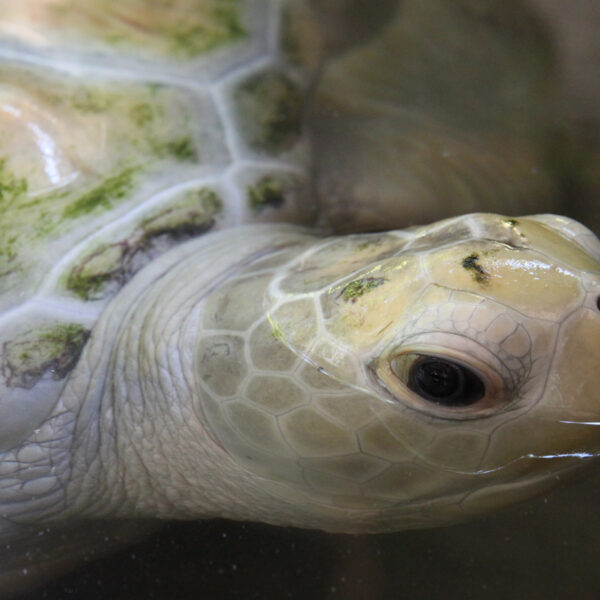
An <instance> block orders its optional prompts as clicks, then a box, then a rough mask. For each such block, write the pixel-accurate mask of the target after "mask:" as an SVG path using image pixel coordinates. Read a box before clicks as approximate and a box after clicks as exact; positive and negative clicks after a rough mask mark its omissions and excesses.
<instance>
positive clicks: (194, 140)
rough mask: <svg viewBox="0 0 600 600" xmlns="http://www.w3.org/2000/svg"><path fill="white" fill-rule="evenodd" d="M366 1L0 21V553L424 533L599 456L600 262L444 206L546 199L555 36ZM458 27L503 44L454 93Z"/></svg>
mask: <svg viewBox="0 0 600 600" xmlns="http://www.w3.org/2000/svg"><path fill="white" fill-rule="evenodd" d="M372 4H373V6H372V8H371V9H369V12H368V14H364V15H363V14H362V13H363V12H365V11H366V10H367V9H366V8H365V7H364V5H363V6H360V3H358V4H356V3H352V2H349V1H348V0H339V1H337V2H319V1H318V0H312V1H309V0H306V1H305V2H302V1H300V0H294V1H290V2H284V1H281V2H279V1H275V0H171V1H167V0H164V1H155V2H146V1H143V0H127V1H120V2H116V1H113V0H94V1H93V2H92V1H91V0H90V1H89V2H88V1H86V2H77V3H75V2H73V1H72V0H62V1H59V2H52V3H47V2H42V1H39V0H29V1H23V0H9V1H7V2H5V3H4V5H3V16H2V20H1V21H0V34H1V36H2V37H1V43H0V57H1V58H2V66H1V67H0V69H1V73H2V83H1V86H0V118H1V119H2V131H1V132H0V139H1V140H2V152H1V157H2V158H1V159H0V208H1V210H2V213H1V214H2V217H1V221H0V373H1V377H0V452H1V454H0V474H1V480H0V481H1V485H0V526H1V528H2V535H3V536H4V539H9V538H11V537H13V538H14V537H15V536H22V535H23V532H27V534H30V533H31V531H33V529H34V528H36V527H39V526H45V525H47V524H49V523H50V524H54V523H57V522H63V521H64V522H71V521H74V520H81V519H84V520H85V519H106V518H123V519H125V518H144V517H147V518H157V517H158V518H162V519H168V518H177V519H198V518H209V517H214V516H220V517H228V518H233V519H246V520H260V521H265V522H268V523H274V524H285V525H294V526H300V527H314V528H321V529H324V530H328V531H347V532H377V531H394V530H400V529H405V528H414V527H427V526H433V525H437V524H442V523H448V522H453V521H456V520H460V519H462V518H464V517H465V516H468V515H472V514H479V513H482V512H485V511H489V510H492V509H494V508H495V507H498V506H501V505H504V504H507V503H511V502H514V501H516V500H519V499H522V498H525V497H528V496H530V495H532V494H535V493H538V492H539V491H540V490H544V489H547V487H549V486H550V485H552V484H553V483H554V482H555V481H556V479H557V477H558V476H560V475H561V474H562V473H564V472H566V471H569V470H572V469H573V467H574V466H578V465H580V464H581V463H582V458H588V457H593V456H595V455H596V453H597V452H598V450H599V448H600V438H599V435H598V430H597V428H595V427H594V425H597V422H598V420H599V416H600V403H599V402H598V398H597V391H596V390H597V389H598V387H599V386H600V371H599V370H598V369H597V365H598V364H599V362H600V348H599V347H598V344H597V340H598V339H599V338H600V242H599V241H598V239H597V238H596V237H595V236H594V234H593V233H592V232H591V231H589V230H587V229H586V228H585V227H584V226H583V225H580V224H579V223H577V222H575V221H573V220H571V219H568V218H566V217H559V216H553V215H550V214H542V215H537V216H530V217H510V216H506V215H500V214H492V213H487V212H478V213H471V214H467V215H464V216H450V215H452V214H454V215H456V214H459V213H465V212H469V211H472V210H488V209H496V210H500V209H503V208H504V207H506V208H507V210H515V209H518V208H522V209H524V210H530V209H531V210H535V209H536V207H538V206H540V198H541V199H544V198H549V199H548V201H547V203H546V204H544V203H543V202H542V207H544V208H545V207H548V206H551V205H550V204H549V202H550V198H552V196H551V195H549V193H548V190H549V188H550V186H551V184H552V177H551V174H549V173H548V172H547V171H545V164H544V163H543V161H542V160H541V159H540V155H541V152H537V150H536V148H537V146H536V144H537V138H538V137H541V133H542V132H544V131H545V128H546V127H547V120H546V115H545V114H544V111H543V110H541V109H540V108H539V107H538V105H537V104H536V102H537V101H538V100H539V98H540V94H544V93H545V92H546V88H545V83H544V82H545V79H544V76H543V75H544V73H545V72H546V67H547V65H546V63H545V60H544V54H543V53H540V52H538V50H539V48H540V47H542V46H543V40H542V39H541V38H542V37H543V36H536V35H533V34H532V33H531V29H530V28H528V29H527V31H528V35H526V36H524V37H519V36H518V35H517V36H512V37H511V36H507V37H509V38H510V39H511V40H512V41H511V44H507V43H506V40H505V39H504V37H503V36H502V34H499V33H498V30H499V28H498V23H499V22H500V24H501V25H502V26H503V27H505V28H508V29H509V30H510V31H511V32H512V33H514V30H515V29H517V30H519V28H522V27H524V26H525V25H524V24H528V23H529V21H528V20H527V19H526V18H525V17H526V16H527V15H519V16H520V17H522V19H521V18H520V19H515V20H514V22H513V21H512V20H511V19H509V18H508V17H506V13H505V11H506V9H505V8H504V7H503V6H502V3H496V4H494V3H489V2H488V3H480V2H471V1H469V0H463V1H461V2H452V3H450V2H443V1H441V0H439V1H435V2H434V1H432V2H428V3H427V4H426V6H423V3H420V2H418V1H417V0H414V1H412V2H411V1H408V0H406V1H405V2H403V3H402V5H401V7H400V8H401V10H400V8H399V6H397V5H396V3H394V2H381V3H377V2H375V3H372ZM511 10H514V7H513V8H511ZM511 14H512V13H508V15H509V16H510V15H511ZM501 17H502V18H504V17H506V18H504V21H503V20H502V18H501ZM454 21H458V22H460V23H461V24H464V23H471V24H475V25H476V29H477V32H478V35H479V36H481V37H482V40H483V41H482V42H481V44H480V47H479V46H478V50H477V52H475V53H473V56H471V55H469V57H470V59H469V61H466V62H465V63H464V64H463V67H464V68H463V69H462V70H461V71H460V72H459V73H452V74H451V75H449V74H448V69H447V65H446V61H448V60H449V57H450V59H451V60H455V59H456V57H457V56H461V57H464V56H465V52H466V48H467V46H466V45H462V42H461V41H460V40H462V39H464V37H465V35H464V31H462V30H461V35H460V36H457V35H456V31H457V29H456V27H454V28H453V26H452V23H453V22H454ZM439 23H443V24H444V27H436V25H435V24H439ZM333 25H335V27H333ZM423 27H426V28H427V27H429V28H430V29H431V31H430V34H431V35H432V36H433V37H432V38H430V39H429V41H428V42H427V43H424V37H423V35H422V34H421V35H420V36H415V35H414V31H415V30H417V31H422V29H423ZM419 28H420V29H419ZM458 30H460V28H458ZM500 30H502V29H501V28H500ZM331 31H333V32H334V33H331ZM431 39H434V40H437V44H438V46H436V45H435V44H434V47H433V48H431V47H430V46H431V43H430V42H431ZM515 40H517V41H515ZM426 41H427V40H426ZM517 42H518V43H517ZM481 47H483V48H491V50H490V53H489V54H486V53H485V52H483V53H482V52H481V51H480V50H481ZM440 48H442V49H446V50H448V52H440ZM382 49H386V52H388V53H389V57H390V58H389V60H382ZM499 49H500V50H501V51H500V52H499ZM524 49H529V50H531V52H530V54H528V56H530V60H529V62H528V63H527V64H525V65H523V60H522V59H523V51H524ZM467 54H468V53H467ZM490 56H493V57H494V61H495V62H493V64H491V65H490V63H489V58H490ZM448 64H454V63H452V62H451V61H450V62H449V63H448ZM516 64H519V65H521V67H520V68H519V69H515V65H516ZM428 68H429V69H430V70H431V71H435V75H436V76H435V77H434V76H433V73H430V75H431V76H428V77H423V74H422V72H421V71H420V70H421V69H425V71H427V69H428ZM500 75H503V76H504V77H505V79H502V84H501V85H500V84H498V83H497V82H498V80H499V79H501V78H500V77H499V76H500ZM503 92H505V93H503ZM441 97H442V98H444V101H441V100H440V98H441ZM307 98H308V99H309V100H305V99H307ZM448 98H449V99H448ZM490 103H492V104H493V109H490V108H489V106H490ZM441 217H448V218H445V219H444V220H442V221H439V222H436V223H434V224H431V225H419V226H414V227H411V228H409V229H407V230H392V231H386V232H381V231H380V230H381V229H382V228H383V226H384V225H388V226H389V227H397V226H400V225H413V224H414V223H418V222H423V221H427V220H430V219H433V218H441ZM283 221H285V222H286V223H282V222H283ZM301 226H303V227H301ZM309 227H312V228H309ZM360 229H363V230H365V231H367V232H366V233H358V232H357V231H358V230H360ZM341 231H354V232H355V233H353V234H351V235H346V236H340V235H336V234H339V233H340V232H341ZM25 571H27V569H25Z"/></svg>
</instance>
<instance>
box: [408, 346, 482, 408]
mask: <svg viewBox="0 0 600 600" xmlns="http://www.w3.org/2000/svg"><path fill="white" fill-rule="evenodd" d="M408 387H409V388H410V389H411V390H412V391H413V392H416V393H417V394H419V396H422V397H423V398H425V399H426V400H430V401H431V402H435V403H437V404H443V405H444V406H469V405H470V404H474V403H475V402H477V401H478V400H480V399H481V398H482V397H483V395H484V394H485V387H484V385H483V382H482V381H481V379H479V377H478V376H477V375H475V373H473V371H471V370H469V369H467V368H465V367H463V366H462V365H459V364H457V363H453V362H450V361H447V360H443V359H441V358H436V357H427V356H426V357H423V358H420V359H418V360H416V361H415V362H414V363H413V365H412V367H411V369H410V374H409V381H408Z"/></svg>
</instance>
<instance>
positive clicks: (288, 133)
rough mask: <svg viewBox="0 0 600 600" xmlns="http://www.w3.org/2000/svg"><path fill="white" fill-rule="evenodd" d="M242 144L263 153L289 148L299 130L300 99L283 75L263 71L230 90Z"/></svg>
mask: <svg viewBox="0 0 600 600" xmlns="http://www.w3.org/2000/svg"><path fill="white" fill-rule="evenodd" d="M234 100H235V105H236V112H237V113H238V115H239V119H240V127H241V130H242V134H243V136H244V139H245V140H246V143H247V144H248V146H250V148H252V149H254V150H258V151H260V152H265V153H267V154H279V153H282V152H286V151H289V150H291V149H292V148H293V146H294V145H295V144H296V142H298V140H299V138H300V135H301V132H302V98H301V92H300V89H299V87H298V85H297V84H296V83H294V82H293V81H292V80H291V79H290V78H289V77H288V76H287V75H285V74H284V73H281V72H279V71H275V70H267V71H262V72H260V73H257V74H255V75H252V76H251V77H249V78H248V79H246V80H245V81H244V82H242V84H241V85H240V86H239V87H238V88H237V89H236V90H235V92H234Z"/></svg>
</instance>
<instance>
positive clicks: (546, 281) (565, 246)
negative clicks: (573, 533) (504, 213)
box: [223, 214, 600, 530]
mask: <svg viewBox="0 0 600 600" xmlns="http://www.w3.org/2000/svg"><path fill="white" fill-rule="evenodd" d="M266 309H267V316H268V320H269V325H270V327H271V331H272V336H273V338H274V339H275V340H276V343H277V347H278V352H279V353H288V354H289V355H290V356H293V357H294V360H292V359H290V362H289V367H286V369H287V371H286V373H285V374H282V373H280V374H279V375H278V376H277V377H274V378H273V379H271V380H269V378H268V377H262V379H261V381H262V384H261V385H262V388H261V389H259V390H258V389H257V390H254V388H253V394H257V396H255V397H256V398H259V396H260V397H261V398H262V401H264V398H271V399H273V398H274V397H277V398H279V400H280V403H279V408H278V409H276V410H274V409H273V408H271V409H270V410H271V414H272V423H270V424H269V425H268V427H265V426H264V425H261V431H262V433H261V436H262V437H261V440H262V441H258V442H257V441H256V434H255V433H248V432H247V431H244V432H242V435H241V436H239V435H237V434H236V438H235V440H234V437H233V436H232V435H226V436H224V437H223V439H224V440H225V444H224V445H225V446H226V447H227V448H228V449H230V450H232V451H233V452H232V453H233V455H234V456H235V457H237V458H238V459H239V461H240V462H242V463H243V464H244V466H245V467H246V468H248V469H250V470H252V471H253V472H258V473H259V474H260V475H261V476H262V477H264V480H265V481H266V482H267V483H266V486H267V487H268V488H269V489H270V490H272V491H274V492H275V493H278V494H280V495H281V494H283V495H285V497H286V498H288V499H289V500H293V501H295V502H296V504H298V502H299V501H298V498H301V499H302V500H300V503H302V504H303V506H306V505H308V503H309V501H314V502H315V503H316V504H318V505H319V506H320V507H321V508H320V509H319V510H323V511H325V510H327V511H330V512H332V513H335V511H338V512H339V515H346V517H342V516H340V519H342V518H347V515H348V514H350V513H348V511H351V513H352V515H353V516H352V519H351V524H348V523H346V524H344V523H343V522H342V521H341V522H340V524H339V526H338V528H340V529H352V530H356V529H361V528H363V529H368V530H389V529H394V528H406V527H413V526H414V527H418V526H428V525H435V524H439V523H443V522H450V521H453V520H458V519H460V518H463V517H464V516H465V515H468V514H473V513H480V512H485V511H488V510H491V509H493V508H495V507H498V506H501V505H504V504H509V503H512V502H514V501H516V500H519V499H522V498H526V497H529V496H531V495H534V494H535V493H538V492H540V491H541V490H544V489H546V488H547V487H549V486H550V485H551V484H553V483H555V482H556V480H557V478H560V476H561V475H562V473H563V472H566V471H570V470H572V469H573V467H574V466H578V465H581V464H583V463H584V462H586V459H588V462H589V459H591V458H592V457H594V456H596V454H597V453H599V452H600V396H599V392H598V390H599V389H600V368H599V367H600V345H599V344H598V340H599V339H600V243H599V241H598V239H597V238H596V237H595V236H594V235H593V234H592V233H591V232H590V231H589V230H587V229H586V228H584V227H583V226H582V225H580V224H578V223H576V222H575V221H572V220H569V219H566V218H563V217H557V216H552V215H540V216H534V217H526V218H518V219H509V218H506V217H501V216H498V215H490V214H475V215H467V216H464V217H459V218H454V219H450V220H447V221H443V222H440V223H437V224H434V225H431V226H426V227H420V228H414V229H412V230H409V231H408V232H389V233H384V234H369V235H357V236H351V237H347V238H330V239H327V240H325V241H323V242H321V243H320V244H319V245H317V246H314V247H312V248H311V249H310V250H308V251H306V252H304V253H301V254H300V255H298V256H297V257H296V258H295V259H294V260H293V261H291V262H290V263H289V264H288V265H287V266H286V268H285V269H283V270H281V271H280V272H279V273H278V274H277V275H276V276H275V277H274V278H273V279H272V280H271V282H270V284H269V286H268V288H267V293H266ZM271 374H272V375H274V374H273V373H271ZM261 395H262V396H261ZM286 397H287V399H288V400H289V398H291V397H294V398H297V401H296V402H295V403H294V402H293V401H292V402H286V401H284V400H286ZM258 401H259V402H260V401H261V400H260V399H259V400H258ZM284 405H285V406H284ZM278 411H279V412H278ZM241 421H242V419H238V422H241ZM251 421H252V420H248V421H247V422H248V423H249V425H248V427H251V426H252V427H256V422H257V421H256V420H255V421H252V425H250V423H251ZM244 427H245V426H244V425H240V426H239V428H242V429H243V428H244ZM267 430H268V431H269V434H268V436H269V438H273V439H275V438H277V443H276V445H275V446H273V449H272V450H269V449H268V448H267V447H266V446H265V440H266V439H267V437H266V434H265V431H267ZM239 431H240V430H238V433H239ZM240 440H244V441H240ZM261 443H262V444H263V446H262V448H260V447H259V446H260V444H261ZM294 499H295V500H294ZM340 509H341V510H340ZM326 522H327V527H328V528H336V527H332V525H331V524H332V523H334V522H335V519H333V518H332V517H331V515H329V516H328V517H327V521H326Z"/></svg>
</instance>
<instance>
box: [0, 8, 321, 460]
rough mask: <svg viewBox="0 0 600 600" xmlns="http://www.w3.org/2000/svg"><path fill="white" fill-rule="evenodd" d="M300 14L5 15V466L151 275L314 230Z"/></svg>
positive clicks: (1, 121)
mask: <svg viewBox="0 0 600 600" xmlns="http://www.w3.org/2000/svg"><path fill="white" fill-rule="evenodd" d="M75 4H77V6H75ZM295 6H296V8H295V9H294V10H292V9H291V8H289V9H285V10H282V9H281V5H280V4H278V3H274V2H270V1H269V0H247V1H241V0H204V1H202V2H198V1H197V0H174V1H172V2H154V3H148V2H143V1H142V0H127V1H125V2H122V1H120V2H115V1H113V0H101V1H99V2H98V1H96V0H94V1H93V2H92V1H91V0H89V1H86V2H77V3H75V2H73V1H72V0H65V1H61V2H57V3H39V2H34V1H31V2H29V1H28V2H21V1H18V2H17V1H16V0H15V1H12V0H11V1H9V2H7V3H5V5H4V6H3V18H2V22H1V23H0V35H1V36H2V40H3V41H2V44H1V46H0V58H1V63H2V64H1V66H0V78H1V82H0V140H1V142H0V213H1V215H2V216H1V218H0V372H1V375H2V376H1V377H0V397H1V398H2V399H3V400H2V403H1V404H0V450H4V449H7V448H10V447H12V446H13V445H14V444H15V443H18V442H19V441H20V440H21V439H23V438H24V437H25V436H27V435H28V434H29V433H31V432H32V431H33V430H35V428H36V427H38V426H39V424H40V423H41V422H42V421H43V420H44V418H45V417H46V416H47V415H48V413H49V411H50V410H51V408H52V407H53V406H54V404H55V402H56V399H57V397H58V396H59V394H60V392H61V390H62V387H63V384H64V382H65V378H66V376H67V374H68V373H69V371H70V370H71V369H72V368H73V367H74V365H75V363H76V362H77V358H78V356H79V354H80V353H81V351H82V349H83V346H84V345H85V343H86V341H87V340H88V338H89V335H90V331H91V329H92V326H93V324H94V322H95V321H96V319H97V317H98V315H99V314H100V312H101V311H102V310H103V308H104V307H105V306H106V304H107V302H109V300H110V298H111V297H112V296H113V295H114V294H115V293H117V292H118V291H119V289H120V288H121V287H122V286H123V285H124V284H125V283H126V282H127V281H129V280H130V279H131V278H132V276H133V275H134V274H135V273H136V272H137V271H138V270H139V269H141V268H142V267H143V266H144V265H145V264H147V263H148V262H149V261H151V260H153V259H154V258H156V257H157V256H159V255H160V254H162V253H164V252H165V251H167V250H168V249H169V248H171V247H172V246H174V245H176V244H179V243H182V242H184V241H186V240H188V239H190V238H192V237H195V236H199V235H203V234H205V233H207V232H209V231H213V230H216V229H219V228H223V227H231V226H236V225H239V224H242V223H248V222H256V221H271V220H285V221H288V222H294V223H301V224H310V223H312V222H313V221H314V217H315V211H314V207H313V205H312V203H311V201H310V199H309V196H308V194H307V160H306V159H307V155H308V153H307V148H306V135H305V132H304V130H303V128H302V121H301V115H302V108H303V105H302V97H303V95H304V91H303V87H304V86H305V82H306V81H307V79H308V77H307V76H308V74H309V72H310V70H311V59H310V57H307V56H305V55H304V54H306V53H304V54H303V52H304V51H303V49H302V39H312V38H311V36H310V35H309V34H310V32H313V34H314V35H313V38H314V37H315V35H316V29H315V28H314V26H313V25H311V24H310V22H309V21H308V19H307V16H306V15H307V12H306V11H303V10H302V8H298V6H299V5H295ZM307 32H308V33H307ZM307 36H308V37H307ZM312 47H313V51H314V47H315V45H314V44H312ZM312 62H313V63H314V60H313V61H312ZM232 251H234V250H232ZM33 386H36V389H37V390H38V392H39V390H40V388H41V387H43V388H44V393H43V394H40V393H38V392H36V394H35V396H34V395H33V393H32V388H33ZM41 398H44V400H43V401H42V400H40V399H41Z"/></svg>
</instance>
